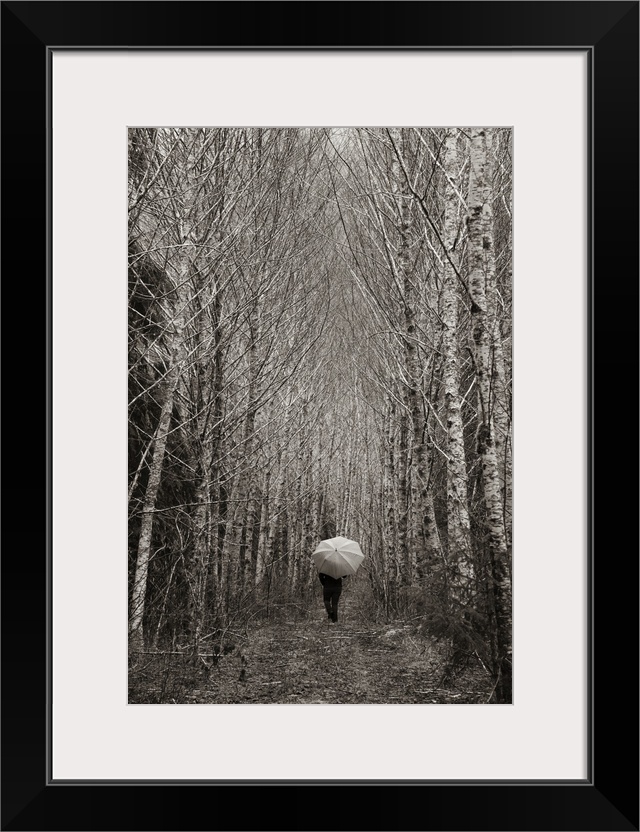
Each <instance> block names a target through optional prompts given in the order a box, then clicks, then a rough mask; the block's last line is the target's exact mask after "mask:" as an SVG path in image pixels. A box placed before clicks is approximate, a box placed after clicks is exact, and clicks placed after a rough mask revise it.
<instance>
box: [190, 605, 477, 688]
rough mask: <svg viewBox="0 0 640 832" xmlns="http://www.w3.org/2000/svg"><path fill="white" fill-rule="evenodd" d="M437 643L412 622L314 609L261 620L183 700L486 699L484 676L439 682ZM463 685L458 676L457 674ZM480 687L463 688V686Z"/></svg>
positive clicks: (474, 675)
mask: <svg viewBox="0 0 640 832" xmlns="http://www.w3.org/2000/svg"><path fill="white" fill-rule="evenodd" d="M441 674H442V664H441V658H440V656H439V653H438V650H437V648H436V646H435V645H434V644H433V643H432V642H430V641H429V640H425V639H424V638H423V637H419V636H417V635H416V633H415V632H414V628H413V627H410V626H409V625H406V624H404V623H403V622H399V623H397V624H395V625H394V624H386V625H381V624H375V623H373V622H364V621H356V620H349V615H348V614H347V616H346V617H345V619H344V620H343V621H341V622H338V623H337V624H331V623H330V622H329V621H328V620H327V619H326V616H325V615H324V613H323V615H322V617H320V614H318V615H317V616H316V617H314V618H312V619H307V620H304V621H296V622H294V621H289V622H280V623H277V624H276V623H270V624H265V625H263V626H261V627H259V628H258V629H256V630H254V631H253V632H251V634H250V638H249V640H248V642H247V644H246V645H245V646H244V647H243V648H242V650H241V651H238V652H236V653H234V654H233V655H229V656H225V657H224V658H222V659H221V660H220V662H219V664H218V666H217V668H215V669H213V671H212V673H211V674H210V677H209V681H208V684H207V685H206V688H205V687H204V686H202V687H201V689H200V690H194V691H193V692H192V696H191V697H190V698H189V701H192V702H200V703H203V704H204V703H208V704H213V703H218V704H222V703H226V704H233V703H237V704H242V703H244V704H250V703H253V704H258V703H264V704H266V703H281V704H402V703H406V704H422V703H436V704H447V703H448V704H451V703H462V702H466V703H471V702H485V701H486V690H485V687H486V679H484V678H481V676H480V674H478V673H477V672H476V673H473V672H472V674H471V676H470V677H469V676H468V675H466V678H465V679H464V685H462V684H461V686H460V687H457V686H456V687H455V688H452V689H451V690H444V689H441V688H439V687H438V683H439V678H440V676H441ZM460 681H461V683H462V680H460ZM470 686H471V687H474V688H476V687H477V688H478V690H469V689H468V688H469V687H470Z"/></svg>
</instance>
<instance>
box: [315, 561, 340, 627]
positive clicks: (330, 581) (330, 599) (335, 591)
mask: <svg viewBox="0 0 640 832" xmlns="http://www.w3.org/2000/svg"><path fill="white" fill-rule="evenodd" d="M342 577H343V578H346V577H347V576H346V575H343V576H342ZM318 578H319V579H320V583H321V584H322V600H323V601H324V608H325V609H326V611H327V615H328V617H329V621H331V622H333V623H334V624H336V623H337V622H338V601H339V600H340V593H341V592H342V578H332V577H331V575H325V573H324V572H319V573H318Z"/></svg>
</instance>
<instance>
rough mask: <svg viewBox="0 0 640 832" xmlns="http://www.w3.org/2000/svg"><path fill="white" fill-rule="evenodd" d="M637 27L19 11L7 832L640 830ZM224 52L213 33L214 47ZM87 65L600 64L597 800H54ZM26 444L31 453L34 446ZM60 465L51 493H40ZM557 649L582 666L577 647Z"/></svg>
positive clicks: (594, 218) (13, 160)
mask: <svg viewBox="0 0 640 832" xmlns="http://www.w3.org/2000/svg"><path fill="white" fill-rule="evenodd" d="M638 10H639V4H638V2H597V1H596V2H582V0H576V2H510V1H509V0H507V2H481V1H480V2H341V3H324V2H242V3H239V2H187V1H186V0H185V2H3V3H2V69H3V73H2V108H3V116H4V119H3V128H4V129H3V148H2V172H3V231H4V235H3V237H4V245H3V250H2V261H3V267H4V268H3V275H4V281H3V289H4V290H5V308H9V315H10V316H11V318H12V319H13V318H14V317H15V316H16V315H18V316H19V314H20V312H22V314H23V315H24V316H25V317H24V319H23V323H22V327H23V328H22V329H18V330H17V333H18V334H17V335H16V334H11V348H10V349H8V350H7V352H8V356H7V358H5V362H4V369H5V385H6V389H7V391H8V392H9V396H8V398H9V406H8V409H9V411H10V413H9V424H10V427H9V428H8V431H10V432H11V433H10V434H9V433H8V434H7V435H10V436H11V462H10V465H9V468H8V475H7V480H8V483H7V484H8V485H9V486H10V489H9V490H10V492H11V496H13V497H14V498H16V497H17V500H16V505H15V511H14V510H13V508H12V511H11V513H10V515H8V513H7V514H5V516H9V517H10V521H8V522H6V523H5V532H6V536H7V540H8V541H10V545H8V546H6V547H5V549H4V553H3V558H2V577H3V581H2V601H3V624H4V626H3V632H2V669H3V692H2V755H3V756H2V761H3V766H2V780H3V784H2V829H6V830H27V829H28V830H57V829H60V830H80V829H84V830H89V829H90V830H125V829H128V830H132V829H136V830H147V829H148V830H164V829H174V830H175V829H185V830H186V829H191V830H195V829H238V830H240V829H243V830H252V829H275V830H290V829H291V830H296V829H297V830H301V829H309V830H313V829H327V828H339V829H354V830H356V829H358V830H359V829H363V830H365V829H371V830H378V829H388V830H389V829H393V830H409V829H411V830H419V829H424V830H637V829H638V664H637V659H638V618H637V612H638V598H637V587H638V558H637V555H638V545H637V537H636V535H635V534H633V533H631V536H630V530H631V529H637V523H636V518H637V491H636V489H635V488H633V489H631V488H630V487H629V484H628V481H629V477H627V476H625V474H626V473H627V469H630V470H631V472H632V473H633V472H635V471H636V470H637V462H636V464H634V461H637V458H638V456H637V444H636V441H637V424H638V420H637V410H636V404H637V387H636V385H637V379H638V372H637V371H638V365H637V355H638V350H637V310H638V67H639V64H638ZM221 24H222V25H221ZM209 32H212V33H214V34H213V35H212V36H211V39H210V40H209V39H207V38H208V33H209ZM81 47H83V48H88V49H111V48H172V47H173V48H183V49H192V48H194V49H195V48H202V47H209V48H242V49H252V48H275V47H282V48H297V49H314V48H327V47H332V48H338V49H340V48H357V49H391V48H393V49H412V48H420V49H425V48H428V49H438V48H445V47H446V48H453V49H468V48H471V47H474V48H483V49H489V48H496V49H512V50H525V49H546V50H554V49H561V48H564V49H566V48H575V49H584V50H587V51H588V53H589V60H590V83H591V89H590V98H591V112H590V124H591V132H590V136H589V137H588V141H589V157H590V161H591V181H590V182H589V188H588V192H589V212H590V221H591V241H590V261H589V281H590V282H589V290H588V294H589V310H588V315H589V343H590V354H589V409H590V413H589V427H588V433H589V443H590V449H591V451H590V458H589V460H588V469H589V475H588V476H589V483H588V488H589V500H590V517H589V545H588V549H589V552H588V557H589V593H590V632H589V634H588V640H589V651H590V677H591V679H592V686H591V690H590V695H589V710H590V716H591V720H590V721H591V729H590V732H589V736H588V738H587V739H588V746H589V773H588V778H587V780H585V781H584V782H560V781H535V782H525V781H490V782H482V781H473V782H470V781H458V782H455V781H450V782H441V781H438V782H434V783H423V782H419V781H408V782H404V781H397V782H379V781H369V782H367V781H358V780H353V781H340V782H335V781H330V780H328V781H320V782H317V783H316V782H314V783H309V782H305V781H283V782H281V783H275V782H268V781H265V782H260V783H256V782H234V783H224V784H211V783H202V782H199V783H193V784H192V783H187V782H182V781H178V782H164V781H155V782H148V783H146V782H141V781H135V782H117V783H116V782H109V783H106V784H97V783H95V782H87V783H82V782H77V783H56V782H51V781H49V780H48V771H49V766H48V762H49V755H50V742H49V737H48V734H47V731H48V719H47V714H48V708H49V707H50V627H49V616H50V604H49V589H50V585H49V581H50V568H51V551H50V544H51V526H50V523H51V493H50V486H51V448H50V445H49V442H48V438H49V437H50V430H51V425H50V391H51V384H52V379H51V332H50V312H51V310H50V302H51V281H50V272H49V267H50V236H49V231H50V225H49V223H50V219H51V218H50V216H49V212H48V205H49V192H50V181H49V169H48V153H49V144H48V136H49V131H50V123H49V107H50V89H49V73H48V68H49V63H50V56H51V50H52V49H53V48H75V49H77V48H81ZM25 289H27V291H26V292H25ZM632 338H633V343H632ZM16 339H18V341H19V344H20V348H19V349H17V348H16ZM43 342H44V343H43ZM36 344H37V345H38V346H40V345H42V347H43V350H42V353H41V354H40V355H39V356H38V358H37V359H36V361H35V362H33V361H30V360H26V361H25V356H29V355H30V354H32V352H33V350H32V349H31V348H32V347H34V346H35V345H36ZM7 352H6V353H5V355H7ZM42 356H46V362H45V364H44V365H43V363H42ZM36 367H37V371H35V372H34V370H35V368H36ZM5 401H6V400H5ZM630 404H631V411H632V412H631V414H629V409H630ZM5 412H6V410H5ZM45 412H46V414H47V431H46V433H45V431H43V429H42V424H40V425H38V426H37V427H34V428H32V429H31V430H29V431H28V433H26V434H25V430H26V428H25V413H27V414H34V413H37V414H38V415H40V414H44V413H45ZM14 413H15V414H16V416H17V417H18V419H16V420H15V424H13V423H12V422H11V418H10V417H11V415H13V414H14ZM629 416H631V419H630V418H629ZM43 421H44V420H43ZM629 422H631V426H629ZM27 424H28V422H27ZM561 428H562V426H560V427H559V429H561ZM566 429H567V430H571V426H570V425H568V426H566ZM16 437H19V438H20V441H19V442H16V443H15V447H14V439H16ZM25 437H28V441H27V438H25ZM632 437H633V438H632ZM596 438H598V439H599V441H598V443H597V444H596ZM29 452H30V453H29ZM14 454H15V456H14ZM30 457H31V458H30ZM14 459H15V460H17V463H14ZM43 461H45V462H46V474H45V476H44V477H36V475H35V473H34V472H35V470H36V469H37V468H39V466H41V465H42V462H43ZM9 500H10V497H9ZM45 506H46V508H47V511H46V515H47V520H46V523H45V524H44V525H43V533H42V534H41V535H40V536H39V537H37V538H36V537H35V536H34V534H33V526H34V523H33V519H34V514H37V515H40V516H42V517H44V515H45V510H44V509H45ZM630 519H631V520H632V521H633V522H630ZM542 522H543V519H542ZM18 524H19V525H18ZM7 526H9V529H8V530H7ZM25 532H26V533H25ZM630 537H631V539H629V538H630ZM36 540H37V543H36ZM45 553H46V557H45ZM549 579H550V580H553V576H549ZM541 614H543V610H542V609H541ZM559 642H560V643H559V649H562V645H561V634H559ZM552 683H553V680H550V684H552ZM247 790H248V793H247ZM323 808H326V809H327V812H326V813H325V812H323V811H322V809H323Z"/></svg>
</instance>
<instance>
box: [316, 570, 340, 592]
mask: <svg viewBox="0 0 640 832" xmlns="http://www.w3.org/2000/svg"><path fill="white" fill-rule="evenodd" d="M344 577H345V578H346V575H345V576H344ZM318 578H320V583H321V584H322V586H323V587H325V588H326V589H339V588H341V587H342V578H332V577H331V575H325V574H324V572H318Z"/></svg>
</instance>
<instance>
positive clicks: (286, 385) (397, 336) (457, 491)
mask: <svg viewBox="0 0 640 832" xmlns="http://www.w3.org/2000/svg"><path fill="white" fill-rule="evenodd" d="M128 153H129V158H128V172H129V175H128V180H129V181H128V188H129V195H128V199H129V201H128V217H129V231H128V245H129V251H128V257H129V261H128V269H129V275H128V276H129V295H128V297H129V305H128V308H129V325H128V339H129V344H128V354H129V382H128V394H129V399H128V403H129V440H128V441H129V452H128V453H129V486H128V497H129V560H128V566H129V568H128V580H129V702H130V703H145V704H171V703H175V704H216V703H225V704H230V703H233V704H243V703H262V704H264V703H275V704H278V703H279V704H288V705H291V704H367V703H378V704H403V703H408V704H463V703H466V704H469V703H473V704H479V703H486V704H505V703H510V702H511V701H512V689H511V678H512V671H511V668H512V650H511V620H512V618H511V554H512V553H511V503H512V488H511V470H512V461H511V456H512V454H511V317H512V316H511V282H512V269H511V263H512V248H511V245H512V211H511V205H512V177H511V170H512V165H511V162H512V131H511V130H510V129H509V128H508V127H480V128H477V127H470V128H465V127H373V128H367V127H362V128H340V127H336V128H272V127H269V128H259V127H254V128H232V127H230V128H221V127H216V128H206V127H205V128H199V127H184V128H183V127H179V128H173V127H151V128H150V127H140V128H130V129H129V131H128Z"/></svg>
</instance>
